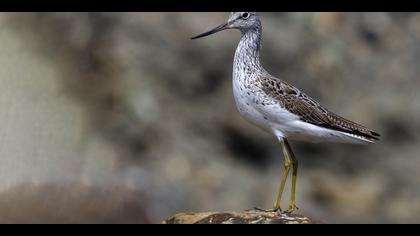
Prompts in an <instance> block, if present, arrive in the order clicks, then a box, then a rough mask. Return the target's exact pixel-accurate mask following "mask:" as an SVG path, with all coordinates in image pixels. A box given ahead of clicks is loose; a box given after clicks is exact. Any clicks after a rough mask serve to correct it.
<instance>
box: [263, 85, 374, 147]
mask: <svg viewBox="0 0 420 236" xmlns="http://www.w3.org/2000/svg"><path fill="white" fill-rule="evenodd" d="M262 85H263V91H264V92H265V93H266V94H267V95H268V96H270V97H272V98H273V99H274V100H275V101H277V102H278V103H279V104H280V105H281V106H282V107H284V108H286V109H287V110H289V111H290V112H291V113H293V114H295V115H298V116H299V117H301V118H300V119H301V120H302V121H304V122H307V123H310V124H314V125H317V126H322V127H324V128H328V129H333V130H337V131H342V132H345V133H349V134H353V135H358V136H362V137H364V138H367V139H369V140H372V141H374V140H379V138H378V137H379V136H380V135H379V134H378V133H376V132H374V131H372V130H370V129H368V128H366V127H364V126H362V125H360V124H357V123H355V122H352V121H350V120H347V119H345V118H343V117H340V116H338V115H336V114H334V113H332V112H330V111H328V110H327V109H325V108H323V107H322V106H321V105H320V104H319V103H317V102H316V101H314V100H313V99H312V98H310V97H309V96H307V95H306V94H304V93H302V92H300V91H299V90H298V89H296V88H295V87H293V86H291V85H289V84H286V83H284V82H282V81H280V80H273V79H272V78H267V79H264V80H263V81H262Z"/></svg>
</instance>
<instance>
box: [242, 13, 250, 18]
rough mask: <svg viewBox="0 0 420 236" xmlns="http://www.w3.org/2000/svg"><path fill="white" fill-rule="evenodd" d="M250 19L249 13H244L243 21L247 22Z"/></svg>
mask: <svg viewBox="0 0 420 236" xmlns="http://www.w3.org/2000/svg"><path fill="white" fill-rule="evenodd" d="M248 18H249V13H248V12H244V13H242V19H244V20H246V19H248Z"/></svg>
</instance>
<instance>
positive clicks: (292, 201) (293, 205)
mask: <svg viewBox="0 0 420 236" xmlns="http://www.w3.org/2000/svg"><path fill="white" fill-rule="evenodd" d="M284 146H285V148H286V150H287V153H288V156H289V159H290V160H291V162H292V189H291V193H290V205H289V209H288V210H287V212H288V213H292V212H294V211H296V210H297V209H298V207H297V206H296V180H297V171H298V160H297V159H296V157H295V155H294V154H293V151H292V148H291V147H290V144H289V142H288V141H287V140H286V139H285V140H284Z"/></svg>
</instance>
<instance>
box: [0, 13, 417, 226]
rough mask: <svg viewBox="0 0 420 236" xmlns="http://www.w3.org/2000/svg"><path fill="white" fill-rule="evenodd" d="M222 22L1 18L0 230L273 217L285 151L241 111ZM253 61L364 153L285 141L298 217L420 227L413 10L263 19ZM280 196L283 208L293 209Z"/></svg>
mask: <svg viewBox="0 0 420 236" xmlns="http://www.w3.org/2000/svg"><path fill="white" fill-rule="evenodd" d="M228 15H229V14H228V13H216V12H214V13H210V12H208V13H1V14H0V45H1V46H0V107H1V112H0V222H2V223H22V222H23V223H44V222H46V223H159V222H160V221H162V220H163V219H165V218H167V217H169V216H171V215H173V214H175V213H176V212H179V211H228V210H239V211H240V210H244V209H249V208H252V207H261V208H270V207H272V204H273V202H274V198H275V195H276V192H277V187H278V181H279V179H280V177H281V174H282V156H281V155H282V153H281V148H280V145H279V144H278V143H277V141H276V139H275V138H274V137H273V136H271V135H270V134H267V133H264V132H263V131H261V130H259V129H258V128H256V127H254V126H253V125H252V124H249V123H248V122H247V121H245V120H244V119H243V118H241V116H240V115H239V113H238V112H237V111H236V108H235V105H234V101H233V97H232V91H231V90H232V87H231V83H232V82H231V74H232V61H233V56H234V51H235V48H236V45H237V43H238V41H239V37H240V33H239V32H236V31H225V32H222V33H219V34H217V35H215V36H212V37H209V38H205V39H202V40H199V41H190V40H189V38H190V37H191V36H194V35H196V34H198V33H202V32H204V31H206V30H208V29H210V28H212V27H214V26H216V25H219V24H220V23H223V22H224V21H225V20H226V19H227V17H228ZM261 17H262V21H263V27H264V36H263V47H262V60H263V63H264V64H265V66H266V68H267V69H268V70H269V71H270V72H271V73H272V74H273V75H276V76H277V77H280V78H282V79H283V80H285V81H288V82H290V83H292V84H294V85H295V86H297V87H298V88H300V89H302V90H303V91H305V92H306V93H307V94H308V95H310V96H312V97H313V98H315V99H317V100H319V101H320V103H321V104H323V105H324V106H325V107H327V108H329V109H330V110H332V111H334V112H336V113H338V114H340V115H342V116H345V117H347V118H349V119H352V120H355V121H357V122H360V123H362V124H364V125H366V126H368V127H370V128H372V129H374V130H377V131H378V132H379V133H381V134H382V140H381V141H380V142H378V143H377V144H375V145H370V146H352V145H340V144H316V145H315V144H307V143H297V142H292V143H291V144H292V146H293V148H294V151H295V154H296V156H297V157H298V159H299V161H300V172H299V177H298V189H297V203H298V206H299V207H300V210H299V213H302V214H305V215H307V216H310V217H313V218H315V219H318V220H321V221H323V222H327V223H420V221H419V219H420V201H419V199H420V171H419V170H420V158H419V154H420V142H419V141H420V140H419V135H418V132H419V130H420V120H419V119H418V116H419V115H420V93H419V92H418V90H419V89H420V78H419V76H418V75H419V72H420V66H419V63H420V43H419V42H420V14H415V13H261ZM289 189H290V186H287V189H286V192H285V195H284V199H283V200H284V201H283V207H284V208H286V207H287V204H288V199H289Z"/></svg>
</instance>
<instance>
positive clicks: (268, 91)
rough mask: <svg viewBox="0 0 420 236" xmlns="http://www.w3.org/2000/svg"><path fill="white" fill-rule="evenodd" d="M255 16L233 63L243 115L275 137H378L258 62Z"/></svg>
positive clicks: (359, 140)
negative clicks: (281, 78)
mask: <svg viewBox="0 0 420 236" xmlns="http://www.w3.org/2000/svg"><path fill="white" fill-rule="evenodd" d="M251 14H257V13H251ZM232 17H235V13H232V14H231V18H232ZM255 19H256V21H255V22H253V24H252V27H249V28H242V29H240V30H241V32H242V36H241V40H240V42H239V44H238V47H237V49H236V53H235V59H234V65H233V91H234V97H235V101H236V105H237V107H238V110H239V112H240V113H241V114H242V115H243V116H244V117H245V118H247V119H248V120H250V121H251V122H253V123H256V124H257V125H258V126H260V127H262V128H264V129H265V130H267V131H269V132H272V133H274V134H275V135H277V136H278V138H290V139H298V140H306V141H312V142H320V141H332V142H346V143H364V142H368V143H369V142H374V141H375V140H378V136H379V134H378V133H376V132H374V131H372V130H370V129H368V128H366V127H364V126H362V125H359V124H357V123H355V122H352V121H350V120H347V119H345V118H342V117H340V116H338V115H336V114H334V113H332V112H330V111H328V110H327V109H325V108H324V107H322V106H321V105H320V104H319V103H318V102H316V101H315V100H314V99H312V98H310V97H309V96H308V95H306V94H305V93H303V92H301V91H300V90H299V89H297V88H295V87H293V86H292V85H290V84H288V83H286V82H284V81H282V80H280V79H278V78H276V77H274V76H271V75H270V74H269V73H268V72H267V71H266V70H265V69H264V68H263V66H262V65H261V62H260V49H261V36H262V26H261V22H260V20H259V17H256V18H255Z"/></svg>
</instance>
